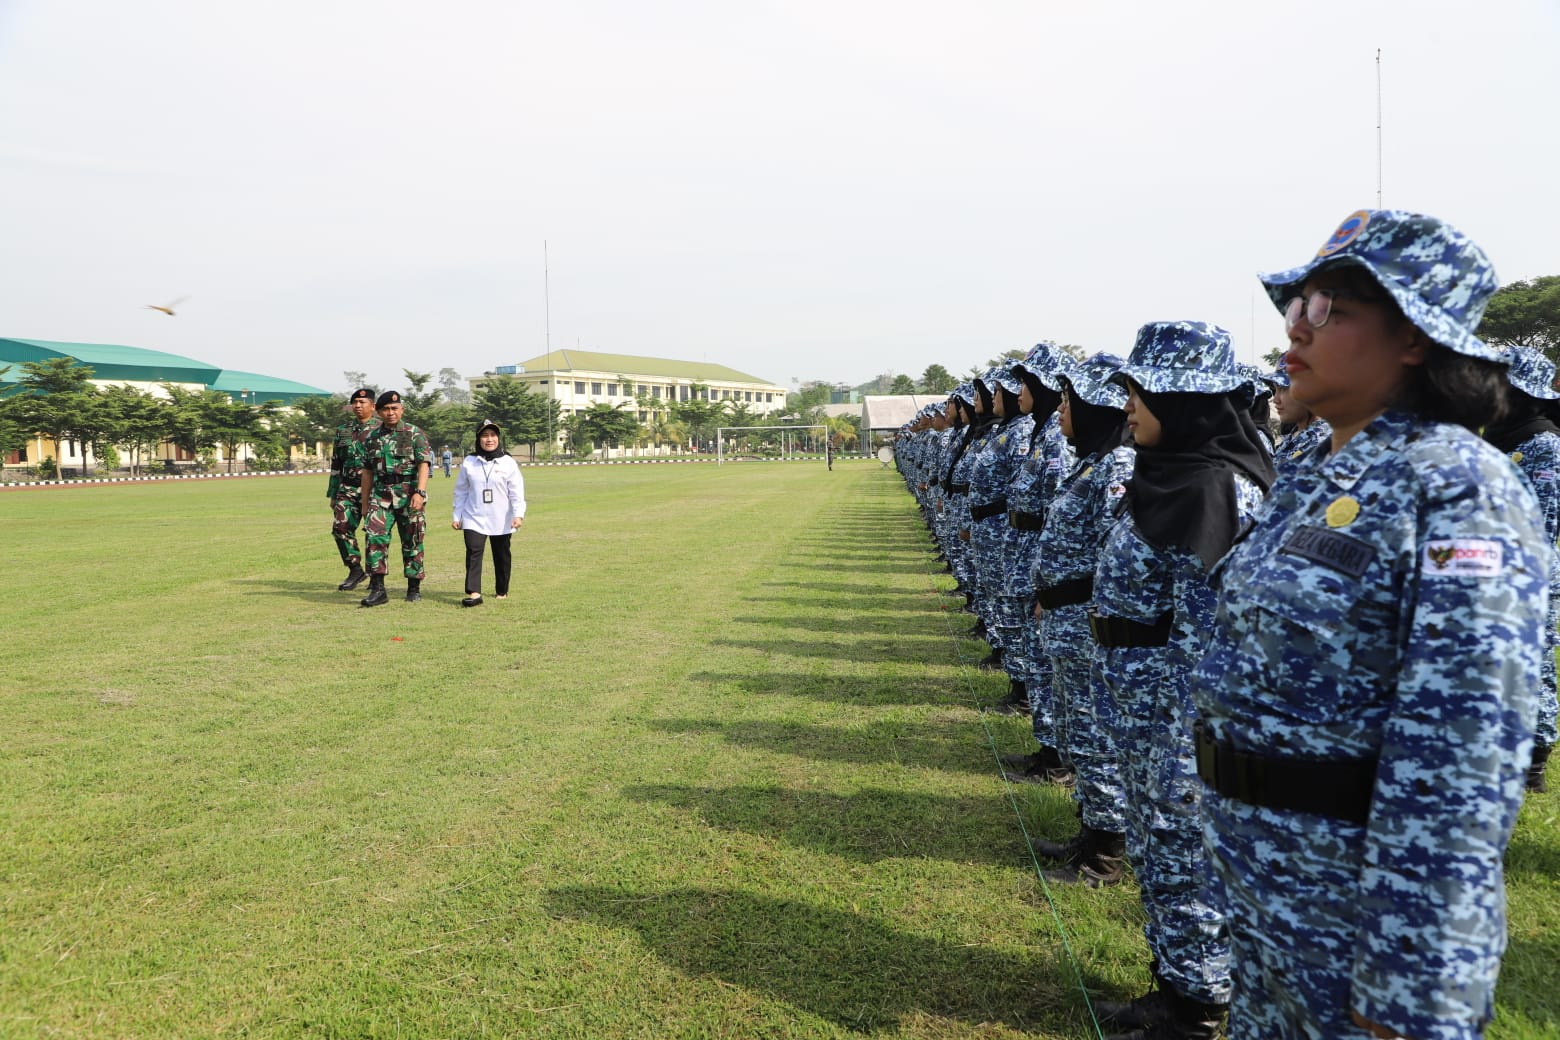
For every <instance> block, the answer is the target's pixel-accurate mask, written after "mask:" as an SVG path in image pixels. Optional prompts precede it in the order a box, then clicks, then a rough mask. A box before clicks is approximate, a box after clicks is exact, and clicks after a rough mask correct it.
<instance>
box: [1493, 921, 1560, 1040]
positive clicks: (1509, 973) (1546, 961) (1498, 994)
mask: <svg viewBox="0 0 1560 1040" xmlns="http://www.w3.org/2000/svg"><path fill="white" fill-rule="evenodd" d="M1556 964H1560V936H1555V935H1544V936H1542V937H1541V938H1525V937H1517V936H1513V937H1512V939H1511V940H1510V943H1509V945H1508V946H1507V947H1506V955H1505V957H1504V958H1502V959H1501V968H1500V982H1499V984H1498V986H1497V988H1496V991H1495V1005H1496V1008H1497V1009H1498V1011H1497V1018H1499V1017H1500V1015H1501V1014H1503V1013H1511V1014H1515V1015H1518V1016H1520V1017H1521V1018H1523V1019H1524V1020H1526V1022H1527V1023H1529V1024H1531V1025H1533V1026H1536V1027H1540V1028H1541V1029H1542V1032H1540V1033H1538V1034H1536V1035H1539V1036H1554V1035H1556V1032H1555V1027H1556V1025H1557V1024H1560V993H1557V992H1556V989H1555V965H1556ZM1507 1024H1509V1020H1508V1023H1507ZM1507 1035H1513V1036H1527V1035H1529V1034H1527V1033H1526V1032H1523V1033H1509V1034H1507Z"/></svg>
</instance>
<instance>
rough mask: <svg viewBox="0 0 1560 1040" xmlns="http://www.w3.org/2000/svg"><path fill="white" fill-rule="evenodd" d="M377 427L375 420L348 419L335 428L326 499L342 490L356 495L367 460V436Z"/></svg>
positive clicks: (333, 496) (377, 422)
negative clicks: (359, 420)
mask: <svg viewBox="0 0 1560 1040" xmlns="http://www.w3.org/2000/svg"><path fill="white" fill-rule="evenodd" d="M378 427H379V420H377V419H370V420H368V421H367V422H358V421H357V420H356V419H348V420H347V421H346V422H344V423H342V424H341V425H340V426H338V427H336V439H335V442H334V443H333V444H332V446H331V450H330V485H329V488H328V489H327V490H326V492H325V495H326V497H328V498H335V497H336V493H337V492H338V491H340V490H342V489H343V488H345V489H346V490H347V492H348V493H349V494H356V493H357V490H358V486H359V481H360V480H361V471H362V469H363V465H364V462H365V461H366V459H367V455H366V451H365V445H366V444H367V442H368V435H369V434H371V433H373V432H374V430H376V429H378Z"/></svg>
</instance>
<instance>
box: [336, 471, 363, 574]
mask: <svg viewBox="0 0 1560 1040" xmlns="http://www.w3.org/2000/svg"><path fill="white" fill-rule="evenodd" d="M362 494H363V492H362V490H361V489H360V488H357V487H354V488H352V489H351V490H350V491H337V492H336V493H335V494H334V495H332V496H331V498H330V511H331V518H332V519H331V525H330V533H331V535H332V536H333V537H334V538H335V539H336V551H337V552H339V553H341V562H342V563H343V564H345V565H346V566H348V567H361V566H363V551H362V550H361V549H359V548H358V540H357V529H358V522H359V521H360V520H362V519H363V506H362V499H361V496H362Z"/></svg>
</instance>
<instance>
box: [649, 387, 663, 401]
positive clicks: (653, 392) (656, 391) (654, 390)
mask: <svg viewBox="0 0 1560 1040" xmlns="http://www.w3.org/2000/svg"><path fill="white" fill-rule="evenodd" d="M650 396H651V397H653V398H655V399H656V400H657V401H659V400H660V399H661V388H660V387H659V386H652V387H651V388H650Z"/></svg>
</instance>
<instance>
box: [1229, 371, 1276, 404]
mask: <svg viewBox="0 0 1560 1040" xmlns="http://www.w3.org/2000/svg"><path fill="white" fill-rule="evenodd" d="M1235 370H1236V371H1237V372H1239V373H1240V374H1241V375H1243V376H1245V377H1246V382H1247V383H1249V384H1250V385H1251V392H1252V394H1253V397H1252V400H1259V399H1261V398H1263V397H1272V396H1273V384H1272V383H1271V382H1269V381H1268V377H1267V376H1266V375H1265V374H1264V373H1263V371H1262V370H1261V369H1260V368H1258V367H1257V366H1256V365H1245V364H1241V363H1239V362H1237V363H1236V365H1235Z"/></svg>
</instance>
